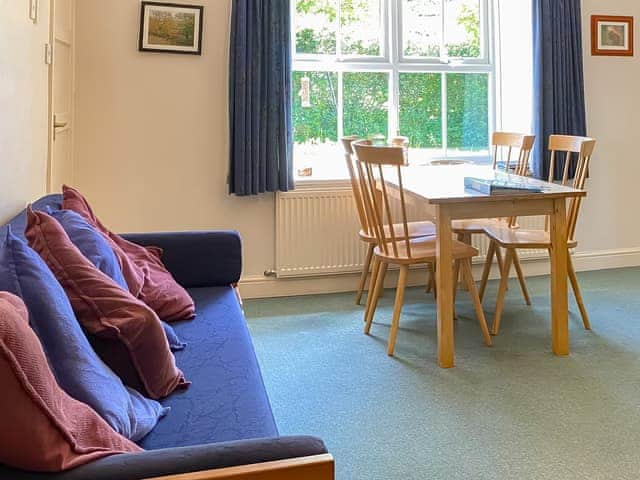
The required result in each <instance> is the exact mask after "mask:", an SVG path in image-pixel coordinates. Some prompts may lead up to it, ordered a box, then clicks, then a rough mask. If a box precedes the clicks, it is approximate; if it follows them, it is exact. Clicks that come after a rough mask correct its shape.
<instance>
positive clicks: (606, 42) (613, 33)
mask: <svg viewBox="0 0 640 480" xmlns="http://www.w3.org/2000/svg"><path fill="white" fill-rule="evenodd" d="M591 55H617V56H626V57H632V56H633V17H612V16H606V15H592V16H591Z"/></svg>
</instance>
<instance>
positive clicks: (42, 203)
mask: <svg viewBox="0 0 640 480" xmlns="http://www.w3.org/2000/svg"><path fill="white" fill-rule="evenodd" d="M31 208H33V209H34V210H37V211H41V212H49V211H51V210H60V209H61V208H62V194H60V193H52V194H51V195H47V196H45V197H42V198H40V199H38V200H36V201H35V202H33V203H32V204H31ZM9 225H11V231H12V232H13V234H14V235H15V236H16V237H18V238H19V239H21V240H24V241H25V242H26V241H27V239H26V238H25V236H24V230H25V229H26V228H27V209H26V208H25V209H24V210H22V211H21V212H20V213H19V214H18V215H16V216H15V217H13V218H12V219H11V220H10V221H9Z"/></svg>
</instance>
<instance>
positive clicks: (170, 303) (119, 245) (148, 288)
mask: <svg viewBox="0 0 640 480" xmlns="http://www.w3.org/2000/svg"><path fill="white" fill-rule="evenodd" d="M62 194H63V202H62V205H63V208H65V209H69V210H73V211H75V212H77V213H79V214H80V215H82V216H83V217H84V218H85V219H86V220H87V221H88V222H89V223H90V224H91V225H93V226H95V227H96V228H97V229H98V230H100V232H102V233H103V234H104V235H105V237H106V238H108V239H109V241H110V244H111V246H112V247H113V249H114V252H115V254H116V256H117V257H118V259H119V260H120V262H121V265H122V267H123V269H122V272H123V274H124V276H125V279H126V280H127V284H128V285H129V291H130V292H131V293H132V294H133V295H134V296H135V297H137V298H139V299H140V300H142V301H143V302H144V303H146V304H147V305H148V306H149V307H151V309H153V311H155V312H156V313H157V314H158V316H159V317H160V318H161V319H163V320H166V321H172V320H185V319H190V318H193V317H194V316H195V313H196V309H195V305H194V303H193V300H192V299H191V297H190V296H189V294H188V293H187V291H186V290H185V289H184V288H182V287H181V286H180V285H179V284H178V282H176V281H175V279H174V278H173V277H172V276H171V274H170V273H169V272H168V271H167V269H166V268H165V266H164V264H163V263H162V261H161V260H160V256H161V254H162V250H161V249H158V248H154V247H142V246H140V245H136V244H135V243H131V242H129V241H127V240H125V239H124V238H122V237H121V236H119V235H116V234H115V233H113V232H111V231H110V230H109V229H107V228H106V227H105V226H104V225H103V224H102V223H101V222H100V220H98V218H97V217H96V216H95V214H94V213H93V211H92V209H91V207H90V206H89V203H88V202H87V200H86V199H85V198H84V197H83V196H82V195H81V194H80V193H79V192H78V191H77V190H74V189H73V188H71V187H68V186H66V185H64V186H63V187H62ZM125 257H126V258H125ZM130 263H132V264H133V266H134V267H135V268H133V267H131V265H130ZM125 268H127V269H128V268H131V269H132V271H130V272H128V271H127V270H125ZM129 277H133V278H134V280H135V283H134V284H131V283H129ZM140 278H141V279H142V281H141V284H140V283H139V280H140Z"/></svg>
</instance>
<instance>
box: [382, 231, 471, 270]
mask: <svg viewBox="0 0 640 480" xmlns="http://www.w3.org/2000/svg"><path fill="white" fill-rule="evenodd" d="M397 245H398V255H395V254H394V252H393V245H392V244H391V243H387V250H388V253H385V252H384V251H383V249H382V248H381V247H380V246H377V247H376V248H375V250H374V253H375V255H376V256H377V257H378V258H380V259H381V260H383V261H385V262H387V263H394V264H398V265H402V264H415V263H432V262H435V261H436V239H435V238H434V237H426V238H416V239H413V240H411V258H409V255H408V254H407V244H406V243H405V242H398V244H397ZM452 250H453V258H454V260H458V259H461V258H471V257H475V256H476V255H478V250H477V249H475V248H474V247H472V246H471V245H467V244H466V243H463V242H459V241H458V240H453V249H452Z"/></svg>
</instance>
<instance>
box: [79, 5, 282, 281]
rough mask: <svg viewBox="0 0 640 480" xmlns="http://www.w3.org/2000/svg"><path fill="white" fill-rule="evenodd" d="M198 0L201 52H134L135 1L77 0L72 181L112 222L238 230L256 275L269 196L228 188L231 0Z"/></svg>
mask: <svg viewBox="0 0 640 480" xmlns="http://www.w3.org/2000/svg"><path fill="white" fill-rule="evenodd" d="M197 3H201V4H204V5H205V9H204V12H205V15H204V37H203V54H202V56H194V55H171V54H158V53H141V52H138V50H137V39H138V27H139V10H140V2H139V1H138V0H117V1H105V0H81V1H79V2H77V11H76V21H77V25H76V39H77V72H76V79H77V97H76V134H75V136H76V145H75V156H76V157H75V163H76V172H75V178H76V184H77V187H79V188H80V189H81V190H82V191H83V192H84V193H85V194H86V195H87V196H88V197H89V199H90V200H91V202H92V204H93V205H94V206H95V210H96V212H97V213H98V214H99V215H100V216H101V217H102V218H103V219H104V221H105V223H106V224H107V225H109V226H110V227H112V228H113V229H115V230H118V231H150V230H188V229H208V228H232V229H237V230H239V231H240V233H241V234H242V236H243V239H244V257H245V258H244V260H245V265H244V274H245V276H247V275H248V276H258V275H262V272H263V271H264V270H265V269H267V268H271V267H272V266H273V263H274V235H275V233H274V215H275V213H274V200H273V195H265V196H262V197H257V198H237V197H230V196H229V195H227V193H226V192H227V186H226V176H227V163H228V162H227V149H228V142H227V64H228V61H227V54H228V53H227V52H228V47H227V45H228V38H229V31H228V30H229V29H228V24H229V9H230V1H229V0H208V1H200V2H197Z"/></svg>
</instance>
